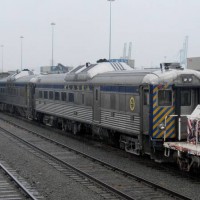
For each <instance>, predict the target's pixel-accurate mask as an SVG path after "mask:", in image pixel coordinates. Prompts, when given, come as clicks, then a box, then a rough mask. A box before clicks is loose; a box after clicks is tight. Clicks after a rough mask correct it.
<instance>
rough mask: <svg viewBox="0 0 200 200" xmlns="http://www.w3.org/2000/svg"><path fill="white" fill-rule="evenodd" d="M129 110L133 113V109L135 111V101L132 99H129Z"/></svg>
mask: <svg viewBox="0 0 200 200" xmlns="http://www.w3.org/2000/svg"><path fill="white" fill-rule="evenodd" d="M130 109H131V111H134V109H135V99H134V97H131V98H130Z"/></svg>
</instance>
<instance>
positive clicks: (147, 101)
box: [144, 90, 149, 105]
mask: <svg viewBox="0 0 200 200" xmlns="http://www.w3.org/2000/svg"><path fill="white" fill-rule="evenodd" d="M144 105H149V90H144Z"/></svg>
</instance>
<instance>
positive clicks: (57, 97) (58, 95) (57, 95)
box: [55, 92, 60, 100]
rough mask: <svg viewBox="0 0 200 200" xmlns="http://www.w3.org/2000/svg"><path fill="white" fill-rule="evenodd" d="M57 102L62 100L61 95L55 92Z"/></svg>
mask: <svg viewBox="0 0 200 200" xmlns="http://www.w3.org/2000/svg"><path fill="white" fill-rule="evenodd" d="M55 100H60V93H59V92H55Z"/></svg>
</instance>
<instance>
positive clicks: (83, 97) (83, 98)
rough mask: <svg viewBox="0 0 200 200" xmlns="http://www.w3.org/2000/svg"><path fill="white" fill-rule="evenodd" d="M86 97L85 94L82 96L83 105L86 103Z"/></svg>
mask: <svg viewBox="0 0 200 200" xmlns="http://www.w3.org/2000/svg"><path fill="white" fill-rule="evenodd" d="M84 100H85V96H84V94H82V104H84V103H85V101H84Z"/></svg>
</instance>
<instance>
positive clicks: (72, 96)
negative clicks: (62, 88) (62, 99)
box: [68, 93, 74, 102]
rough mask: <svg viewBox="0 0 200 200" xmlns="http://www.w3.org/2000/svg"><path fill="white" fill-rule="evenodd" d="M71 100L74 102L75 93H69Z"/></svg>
mask: <svg viewBox="0 0 200 200" xmlns="http://www.w3.org/2000/svg"><path fill="white" fill-rule="evenodd" d="M68 96H69V102H74V93H69V94H68Z"/></svg>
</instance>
